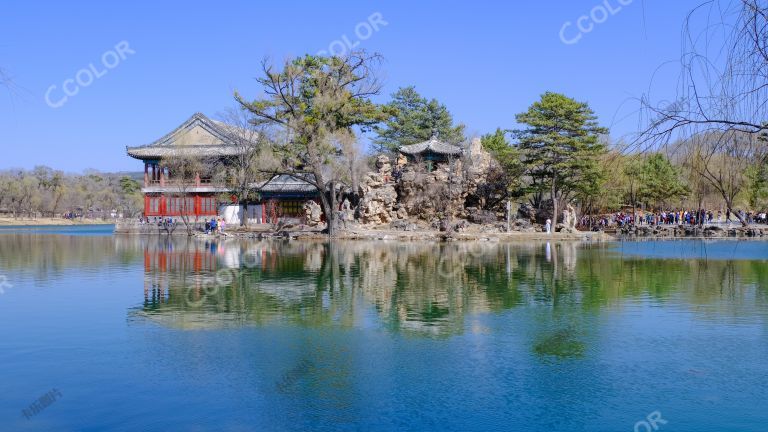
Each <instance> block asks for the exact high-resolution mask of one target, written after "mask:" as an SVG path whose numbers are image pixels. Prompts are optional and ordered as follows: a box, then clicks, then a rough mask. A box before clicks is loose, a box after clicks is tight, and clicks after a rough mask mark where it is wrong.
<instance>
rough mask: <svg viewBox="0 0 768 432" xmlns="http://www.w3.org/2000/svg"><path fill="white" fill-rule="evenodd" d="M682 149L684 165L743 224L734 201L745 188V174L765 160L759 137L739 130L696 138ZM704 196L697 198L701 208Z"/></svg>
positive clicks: (746, 182)
mask: <svg viewBox="0 0 768 432" xmlns="http://www.w3.org/2000/svg"><path fill="white" fill-rule="evenodd" d="M682 146H683V155H684V156H683V157H684V159H683V160H684V164H685V166H686V167H687V168H688V169H690V170H691V172H692V174H694V175H697V176H700V177H701V178H702V179H704V181H706V182H707V183H709V185H710V186H711V187H712V188H713V189H714V190H715V191H716V192H717V193H718V194H719V195H720V196H721V197H722V199H723V202H724V203H725V206H726V208H727V209H728V210H729V211H730V212H731V213H732V214H734V215H736V217H737V218H738V219H739V221H740V222H741V223H742V224H743V225H746V224H747V221H746V220H745V219H744V218H743V217H742V215H741V214H740V213H739V212H737V211H734V210H736V209H735V199H736V197H737V196H738V195H739V193H740V192H741V191H742V190H744V189H745V188H746V187H747V184H748V182H749V177H748V172H749V170H750V168H751V167H752V166H753V165H754V164H755V163H756V162H757V163H762V161H763V160H764V157H765V156H764V151H765V149H764V144H763V143H762V142H761V140H760V139H759V137H758V136H755V135H754V134H748V133H744V132H740V131H735V130H731V131H727V132H722V133H708V134H700V135H697V136H695V137H693V138H691V139H690V140H688V141H687V142H686V143H684V144H682ZM702 199H703V196H699V202H698V205H699V206H700V207H701V200H702Z"/></svg>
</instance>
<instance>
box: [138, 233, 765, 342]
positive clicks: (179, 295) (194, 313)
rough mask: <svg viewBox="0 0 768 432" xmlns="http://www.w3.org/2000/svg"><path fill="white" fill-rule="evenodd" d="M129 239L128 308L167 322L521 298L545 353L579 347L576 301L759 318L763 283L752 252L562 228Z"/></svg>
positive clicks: (358, 320)
mask: <svg viewBox="0 0 768 432" xmlns="http://www.w3.org/2000/svg"><path fill="white" fill-rule="evenodd" d="M139 248H141V249H142V250H143V256H144V268H145V272H144V302H143V304H142V305H141V306H140V307H138V308H136V309H135V310H133V311H132V312H131V315H132V316H133V317H134V318H137V319H148V320H151V321H155V322H158V323H161V324H163V325H166V326H170V327H174V328H181V329H206V328H221V327H231V326H244V325H265V324H268V323H283V324H294V325H301V326H311V327H323V326H341V327H361V328H362V327H377V328H383V329H386V330H388V331H392V332H401V333H404V334H409V335H416V336H429V337H447V336H451V335H457V334H463V333H465V332H474V331H476V330H477V328H478V327H477V326H476V325H470V324H468V317H470V316H473V315H476V314H482V313H487V312H499V311H503V310H512V309H514V308H516V307H518V306H520V305H527V306H536V307H537V308H538V309H536V310H538V311H539V312H540V315H541V317H542V318H541V319H540V321H541V322H540V323H539V324H538V325H537V327H536V328H528V329H526V331H527V332H533V333H534V334H532V335H531V336H532V337H533V339H534V340H535V341H536V342H535V346H536V348H535V351H536V352H537V353H539V354H541V355H553V356H578V355H580V354H581V353H582V352H583V348H580V344H582V342H581V339H583V337H581V336H579V335H580V334H585V333H589V329H588V328H586V327H588V325H587V323H586V321H585V320H588V319H590V314H596V313H599V312H601V311H603V310H610V309H613V308H622V307H627V306H628V305H632V304H637V305H642V304H665V303H672V304H675V305H682V307H685V308H688V309H691V310H692V311H694V312H695V313H698V314H700V315H701V316H702V317H704V318H707V317H708V318H718V319H720V318H725V319H745V318H746V319H750V318H756V317H759V318H760V319H761V320H762V319H763V318H764V317H763V315H762V314H763V312H762V310H763V309H764V308H762V305H764V304H765V302H766V288H765V287H767V286H768V268H766V266H765V265H762V264H761V263H759V262H752V261H727V260H718V261H704V260H678V259H664V260H654V259H645V258H641V257H635V256H621V255H619V254H616V253H615V250H612V249H611V248H607V247H605V246H602V245H590V244H582V243H576V242H566V243H526V244H499V243H490V242H485V243H481V242H477V243H450V244H435V243H395V242H339V243H333V244H328V243H322V242H317V243H311V242H278V241H260V242H240V241H235V240H231V241H224V242H205V241H199V240H193V239H192V240H186V239H183V240H168V239H163V240H160V239H154V240H153V239H142V240H141V244H140V245H139ZM564 329H565V330H564Z"/></svg>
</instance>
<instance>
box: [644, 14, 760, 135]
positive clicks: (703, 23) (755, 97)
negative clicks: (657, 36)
mask: <svg viewBox="0 0 768 432" xmlns="http://www.w3.org/2000/svg"><path fill="white" fill-rule="evenodd" d="M682 51H683V52H682V55H681V58H680V67H681V71H680V78H679V80H678V91H677V93H678V94H677V96H678V97H677V100H676V101H675V102H674V103H671V104H668V103H663V104H661V106H660V107H659V106H654V105H653V104H652V102H651V101H650V99H649V97H648V96H646V97H644V98H643V99H642V101H641V102H642V105H643V108H644V114H645V115H646V120H647V121H648V122H649V127H648V128H647V129H646V130H645V131H643V133H642V134H641V135H640V136H639V137H638V140H637V141H636V144H638V145H642V146H643V147H647V146H653V145H655V144H657V143H659V142H660V141H662V142H669V141H671V140H670V138H675V137H676V135H677V138H679V137H681V136H682V137H683V138H687V137H690V136H693V135H697V134H699V133H709V132H727V131H739V132H745V133H750V134H758V133H761V132H764V131H766V130H768V124H766V119H768V106H767V105H766V101H768V1H765V0H711V1H707V2H705V3H703V4H702V5H700V6H699V7H697V8H696V9H694V10H693V11H691V13H690V14H689V15H688V18H687V20H686V23H685V26H684V29H683V46H682Z"/></svg>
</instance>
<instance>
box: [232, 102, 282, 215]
mask: <svg viewBox="0 0 768 432" xmlns="http://www.w3.org/2000/svg"><path fill="white" fill-rule="evenodd" d="M222 120H223V122H221V123H220V126H221V128H222V129H223V130H224V131H225V132H226V135H227V139H228V142H229V143H230V144H231V145H233V146H235V147H236V148H237V151H236V152H234V153H235V155H234V156H231V157H229V158H228V163H227V169H226V172H227V176H226V177H227V179H226V181H227V183H228V184H229V186H230V187H231V189H232V194H233V195H234V196H235V197H237V200H238V204H240V206H241V207H244V206H245V205H246V204H247V203H248V201H249V200H250V199H251V198H254V191H255V188H254V184H255V183H256V182H258V181H263V180H267V179H268V178H269V175H266V174H265V173H270V172H274V171H276V170H277V169H278V167H277V164H276V161H275V160H274V157H273V156H272V155H271V147H270V142H269V139H268V138H267V136H266V131H265V130H264V128H263V127H259V126H257V125H256V124H254V122H253V121H252V116H251V115H250V114H249V113H248V111H246V110H243V109H235V108H232V109H229V110H227V111H226V112H225V113H224V114H223V115H222ZM247 221H248V217H247V215H246V214H245V212H244V213H243V217H241V218H240V226H246V224H247Z"/></svg>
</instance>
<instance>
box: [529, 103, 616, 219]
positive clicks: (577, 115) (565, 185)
mask: <svg viewBox="0 0 768 432" xmlns="http://www.w3.org/2000/svg"><path fill="white" fill-rule="evenodd" d="M516 118H517V122H518V123H520V124H524V125H527V126H528V127H527V128H526V129H523V130H519V131H517V136H518V139H519V144H518V145H519V148H520V150H521V151H522V152H523V157H524V161H525V166H526V172H527V173H528V175H530V176H531V178H532V179H533V185H534V188H537V189H538V190H539V192H543V191H545V190H548V192H549V194H550V196H551V198H552V201H553V210H552V213H553V214H552V220H553V221H554V222H556V221H557V217H558V204H559V203H560V202H561V201H567V200H568V199H570V198H572V197H573V196H574V195H577V194H593V193H595V191H596V190H597V189H598V187H599V184H600V180H601V177H602V172H601V169H600V166H599V163H598V162H599V157H600V156H601V155H602V154H603V153H605V145H604V144H603V143H601V142H600V135H601V134H607V133H608V129H606V128H603V127H600V126H599V125H598V123H597V117H596V116H595V114H594V112H593V111H592V110H591V109H590V108H589V105H587V104H586V103H582V102H577V101H575V100H573V99H571V98H569V97H567V96H565V95H562V94H558V93H552V92H547V93H544V94H543V95H542V96H541V100H539V101H537V102H535V103H534V104H533V105H531V107H530V108H529V109H528V111H526V112H524V113H520V114H518V115H517V116H516Z"/></svg>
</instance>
